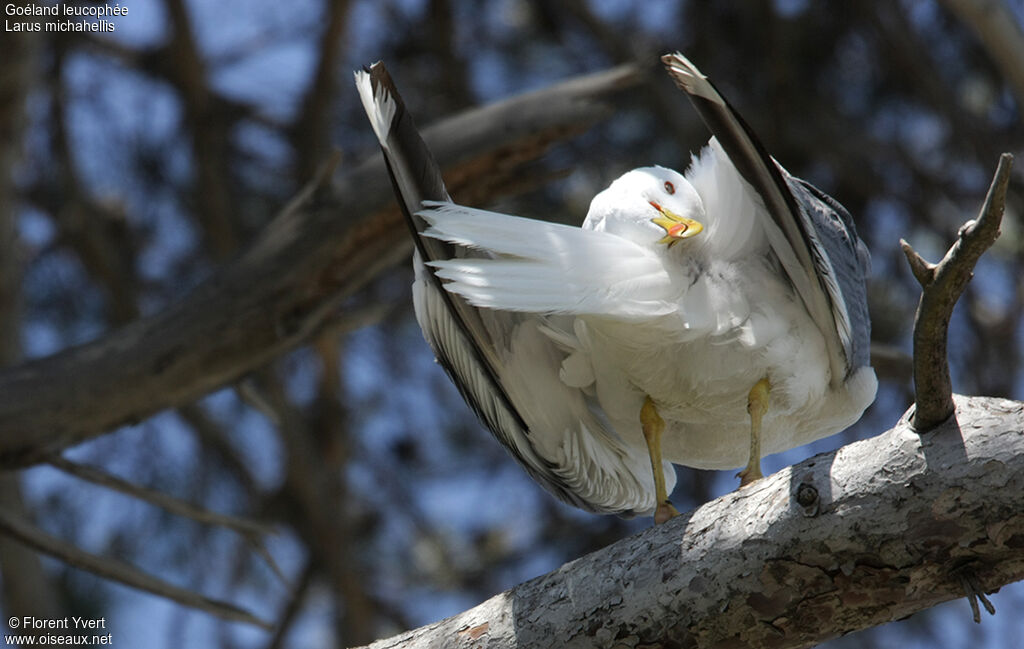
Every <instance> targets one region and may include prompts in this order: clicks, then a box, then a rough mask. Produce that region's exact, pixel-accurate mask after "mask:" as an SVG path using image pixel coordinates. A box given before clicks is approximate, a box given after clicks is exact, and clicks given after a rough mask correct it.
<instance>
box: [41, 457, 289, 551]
mask: <svg viewBox="0 0 1024 649" xmlns="http://www.w3.org/2000/svg"><path fill="white" fill-rule="evenodd" d="M48 463H49V464H51V465H52V466H54V467H56V468H58V469H60V470H61V471H63V472H64V473H67V474H69V475H73V476H75V477H76V478H78V479H80V480H85V481H87V482H91V483H93V484H97V485H99V486H101V487H106V488H107V489H112V490H114V491H119V492H121V493H123V494H126V495H128V496H131V497H132V498H137V499H139V500H141V501H144V502H147V503H149V504H151V505H154V506H156V507H159V508H161V509H163V510H165V511H167V512H170V513H172V514H174V515H176V516H183V517H185V518H191V519H192V520H194V521H196V522H198V523H202V524H204V525H216V526H218V527H224V528H227V529H229V530H232V531H233V532H237V533H238V534H241V535H242V536H245V537H256V538H259V537H260V536H264V535H269V534H273V533H274V528H273V527H271V526H270V525H266V524H264V523H260V522H257V521H253V520H249V519H246V518H241V517H238V516H231V515H229V514H220V513H217V512H212V511H210V510H208V509H203V508H202V507H197V506H196V505H193V504H192V503H188V502H185V501H184V500H179V499H177V498H174V497H173V496H168V495H167V494H165V493H163V492H162V491H157V490H156V489H149V488H147V487H142V486H140V485H137V484H133V483H131V482H129V481H127V480H124V479H122V478H119V477H117V476H115V475H111V474H109V473H107V472H106V471H103V470H102V469H97V468H96V467H91V466H88V465H85V464H79V463H77V462H72V461H71V460H68V459H66V458H63V457H52V458H50V459H49V460H48Z"/></svg>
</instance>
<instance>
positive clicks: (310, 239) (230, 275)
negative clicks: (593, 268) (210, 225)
mask: <svg viewBox="0 0 1024 649" xmlns="http://www.w3.org/2000/svg"><path fill="white" fill-rule="evenodd" d="M638 76H639V75H638V74H637V72H636V70H635V69H634V68H632V67H629V66H624V67H620V68H615V69H613V70H610V71H607V72H603V73H598V74H596V75H591V76H587V77H581V78H577V79H574V80H571V81H568V82H565V83H562V84H559V85H557V86H553V87H551V88H548V89H545V90H541V91H537V92H531V93H528V94H525V95H521V96H519V97H516V98H513V99H510V100H507V101H504V102H500V103H498V104H494V105H490V106H487V107H484V108H480V109H477V110H473V111H469V112H466V113H464V114H462V115H460V116H457V117H454V118H451V119H449V120H445V121H444V122H442V123H441V124H439V125H437V126H436V127H434V128H431V129H427V131H426V136H427V140H428V142H429V144H430V147H431V149H432V150H433V151H434V152H435V154H436V155H437V158H438V159H439V160H441V161H443V162H444V163H446V169H447V181H448V186H449V188H450V189H451V190H452V193H453V194H454V195H456V196H457V197H459V198H460V199H461V200H463V201H468V202H482V201H483V200H486V198H487V197H490V196H493V195H494V193H496V191H498V190H499V189H501V188H502V187H503V186H504V185H505V184H507V183H508V182H509V180H510V179H513V178H514V176H515V170H516V168H517V167H518V166H519V165H521V164H522V163H523V162H524V161H526V160H530V159H533V158H536V157H537V156H539V155H540V154H541V153H542V152H543V151H544V150H545V149H546V147H548V146H549V145H551V144H552V143H553V142H556V141H558V140H561V139H565V138H567V137H569V136H571V135H573V134H575V133H579V132H581V131H582V130H584V129H585V128H587V126H588V125H590V124H592V123H593V122H594V121H596V120H598V119H600V118H602V117H604V116H606V115H607V114H608V111H609V108H608V106H607V104H606V103H604V102H603V101H601V99H602V98H603V97H605V96H607V95H609V94H611V93H615V92H618V91H621V90H623V89H624V88H626V87H629V86H630V85H631V84H634V83H636V82H637V80H638ZM387 183H388V180H387V174H386V173H385V172H384V168H383V162H382V160H381V159H380V156H379V155H377V156H374V157H373V158H372V159H370V160H369V161H367V162H366V163H364V164H363V165H361V166H359V167H358V168H356V169H355V170H353V171H351V172H350V173H349V174H347V175H346V176H345V177H344V178H343V179H341V180H340V181H339V182H337V183H336V184H335V186H334V187H333V188H332V190H330V191H323V192H314V193H313V195H312V196H310V197H309V199H308V200H306V201H304V202H303V203H301V204H299V205H292V206H290V209H288V210H286V211H284V212H282V213H281V214H280V215H278V217H277V218H276V219H275V220H274V221H273V222H271V223H270V224H269V225H268V226H267V228H266V229H265V230H264V232H263V233H262V234H261V236H260V237H259V238H258V239H257V240H256V241H255V242H254V244H253V245H252V246H251V247H250V248H249V249H248V250H247V251H246V253H245V254H244V255H242V256H241V257H240V258H239V259H237V260H236V261H235V262H234V263H232V264H230V265H229V266H227V267H225V268H224V269H223V271H221V272H220V273H218V274H217V275H215V276H214V277H213V278H211V279H210V280H209V281H208V282H206V283H205V284H203V285H202V286H200V287H199V288H197V289H196V290H195V291H193V292H192V293H191V294H190V295H189V296H187V297H186V298H185V299H183V300H182V301H180V302H178V303H176V304H174V305H172V306H171V307H169V308H168V309H167V310H165V311H164V312H162V313H160V314H157V315H156V316H153V317H149V318H144V319H140V320H136V321H135V322H133V323H131V324H129V325H127V326H125V327H122V328H120V329H118V330H116V331H113V332H111V333H110V334H108V335H107V336H105V337H103V338H102V339H100V340H97V341H95V342H93V343H89V344H86V345H83V346H80V347H77V348H74V349H70V350H67V351H65V352H62V353H59V354H56V355H54V356H51V357H48V358H45V359H40V360H35V361H31V362H27V363H24V364H22V365H19V366H16V367H12V368H7V369H4V370H2V371H0V465H7V466H11V465H15V464H28V463H32V462H37V461H41V460H43V459H45V458H46V457H47V456H49V455H52V454H54V453H56V452H58V451H59V450H60V449H63V448H66V447H68V446H70V445H72V444H76V443H78V442H81V441H84V440H86V439H89V438H91V437H94V436H96V435H99V434H102V433H103V432H106V431H108V430H111V429H113V428H115V427H117V426H121V425H125V424H130V423H134V422H137V421H139V420H141V419H142V418H144V417H147V416H149V415H151V414H153V413H155V412H157V411H158V410H161V409H163V408H168V407H175V406H180V405H183V404H186V403H189V402H191V401H193V400H195V399H196V398H198V397H199V396H201V395H203V394H206V393H207V392H210V391H211V390H214V389H216V388H218V387H220V386H222V385H224V384H226V383H230V382H232V381H235V380H237V379H238V378H239V377H241V376H243V375H244V374H246V373H247V372H250V371H252V370H254V369H256V368H258V367H260V366H262V365H264V364H265V363H266V362H267V361H269V360H270V359H272V358H274V357H276V356H277V355H279V354H281V353H283V352H285V351H287V350H289V349H292V348H294V347H295V346H297V345H298V344H300V343H301V342H303V341H305V340H307V339H308V337H309V335H310V334H311V333H313V332H315V331H317V330H318V329H319V328H320V327H322V326H323V325H324V323H325V321H327V320H328V319H329V318H330V317H333V316H336V315H337V313H338V310H339V306H340V305H341V303H342V302H343V300H344V299H345V298H346V297H347V296H349V295H351V294H352V293H353V292H355V291H356V290H358V289H359V288H361V287H362V286H365V285H366V283H367V282H368V281H369V280H371V279H372V278H374V277H376V276H377V275H378V274H379V273H380V272H381V271H382V270H384V269H385V268H388V267H390V266H391V265H393V264H394V263H396V262H397V261H398V260H400V259H403V258H405V257H406V255H408V254H409V252H410V250H411V242H410V240H409V237H408V236H407V235H406V232H405V230H404V229H403V228H404V227H405V226H404V225H403V224H402V223H401V220H400V216H399V214H398V211H397V209H394V208H393V207H391V205H392V201H393V196H392V192H391V187H390V186H389V185H388V184H387ZM399 235H400V236H399Z"/></svg>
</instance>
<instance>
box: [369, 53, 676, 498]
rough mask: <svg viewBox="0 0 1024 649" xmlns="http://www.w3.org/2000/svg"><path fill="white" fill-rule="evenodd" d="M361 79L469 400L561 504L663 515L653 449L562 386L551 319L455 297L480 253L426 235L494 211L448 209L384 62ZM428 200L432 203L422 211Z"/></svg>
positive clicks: (426, 310)
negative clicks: (462, 267) (459, 277)
mask: <svg viewBox="0 0 1024 649" xmlns="http://www.w3.org/2000/svg"><path fill="white" fill-rule="evenodd" d="M355 76H356V87H357V88H358V90H359V94H360V97H361V99H362V102H363V106H364V108H365V109H366V113H367V116H368V117H369V119H370V123H371V125H372V126H373V129H374V132H375V133H376V135H377V138H378V140H379V141H380V144H381V148H382V149H383V152H384V158H385V160H386V162H387V167H388V171H389V173H390V175H391V179H392V183H393V185H394V188H395V194H396V196H397V197H398V203H399V205H400V206H401V208H402V212H403V214H404V215H405V219H406V222H407V223H408V225H409V228H410V231H411V233H412V236H413V238H414V240H415V242H416V251H415V253H414V266H415V270H416V282H415V283H414V285H413V299H414V305H415V308H416V317H417V320H418V321H419V324H420V327H421V328H422V329H423V333H424V336H425V337H426V339H427V341H428V342H429V343H430V345H431V347H432V348H433V350H434V353H435V355H436V356H437V359H438V361H439V362H440V363H441V365H442V366H443V367H444V369H445V371H446V372H447V373H448V376H449V377H450V378H451V379H452V381H453V382H454V383H455V385H456V386H457V387H458V388H459V391H460V392H461V393H462V396H463V398H464V399H465V400H466V403H468V404H469V405H470V407H472V408H473V410H474V411H475V412H476V414H477V415H478V416H479V417H480V419H481V420H482V421H483V422H484V424H485V425H486V426H487V427H488V428H489V429H490V430H491V432H492V433H494V435H495V436H496V437H497V438H498V440H499V441H500V442H501V443H502V444H504V445H505V446H506V447H507V448H508V450H509V451H510V452H511V453H512V455H513V456H514V457H515V458H516V460H518V461H519V463H520V464H521V465H522V466H523V467H524V468H525V469H526V470H527V472H529V474H530V475H531V476H532V477H533V478H534V479H535V480H536V481H537V482H539V483H540V484H541V485H542V486H544V487H545V488H546V489H547V490H548V491H550V492H551V493H553V494H554V495H555V496H557V497H558V498H560V499H561V500H563V501H565V502H568V503H570V504H572V505H575V506H577V507H580V508H582V509H586V510H589V511H597V512H615V513H643V512H646V511H649V510H651V509H653V507H654V496H653V482H652V478H651V477H650V470H649V468H648V467H649V464H647V462H648V460H647V456H646V453H642V454H637V453H636V452H635V450H633V449H630V448H628V447H626V446H625V445H624V444H623V443H622V442H621V440H620V439H619V438H618V437H617V436H616V435H615V434H614V433H613V432H611V427H610V425H609V424H608V423H607V421H606V418H605V417H604V416H603V413H602V412H601V411H600V409H599V408H596V407H595V404H594V402H593V400H592V399H591V398H589V397H588V396H587V395H586V394H585V393H584V392H583V391H582V390H580V389H579V388H574V387H570V386H568V385H566V384H565V383H564V382H562V381H561V380H560V378H559V372H560V368H561V364H562V363H563V361H564V359H565V357H566V356H567V353H566V352H565V350H564V349H563V346H564V345H563V346H560V345H559V343H558V342H556V340H555V338H556V336H552V335H551V334H550V333H549V332H550V331H551V328H550V324H551V323H550V321H549V318H547V317H544V316H539V315H534V314H525V313H516V312H513V311H498V310H493V309H479V308H477V306H475V305H474V304H472V303H470V302H467V301H466V300H465V299H463V298H462V297H461V295H460V294H459V293H460V292H459V291H458V290H454V289H455V283H453V282H451V280H450V278H449V277H447V276H446V275H448V274H449V272H456V271H453V270H452V269H453V268H454V266H453V264H457V263H458V262H460V261H466V260H467V257H468V256H470V255H472V254H474V253H473V251H472V250H471V249H469V248H468V247H467V246H466V245H464V243H465V242H459V241H458V240H456V241H455V242H454V243H453V242H451V241H447V240H444V238H443V237H440V238H439V237H438V236H436V235H437V231H436V230H435V231H434V232H433V233H431V232H430V231H428V227H429V226H430V224H429V223H428V219H430V215H431V213H432V212H438V213H439V212H443V211H445V210H447V211H449V212H453V213H455V214H459V215H461V216H465V217H473V218H486V217H487V213H482V212H481V213H479V214H478V213H477V211H474V210H468V209H467V208H461V207H458V206H455V205H454V204H452V203H450V199H449V198H448V193H447V191H446V190H445V187H444V182H443V180H442V178H441V172H440V169H439V168H438V166H437V164H436V162H435V161H434V159H433V156H432V155H431V154H430V151H429V150H428V149H427V147H426V145H425V144H424V142H423V140H422V139H421V138H420V135H419V133H418V131H417V130H416V127H415V125H414V124H413V122H412V118H411V116H410V115H409V114H408V112H406V110H405V107H404V105H403V103H402V100H401V98H400V96H399V95H398V92H397V89H396V88H395V86H394V84H393V83H392V81H391V79H390V77H389V75H388V73H387V71H386V70H385V68H384V66H383V65H382V64H380V63H376V64H374V65H373V66H371V67H370V68H368V69H367V70H365V71H360V72H356V75H355ZM423 201H434V202H432V203H429V205H430V209H429V210H427V211H422V210H421V207H422V205H423ZM424 217H426V218H424ZM506 218H515V217H506ZM434 221H435V224H434V227H435V228H436V227H437V224H436V219H434ZM494 225H495V226H496V227H497V226H499V225H500V223H495V224H494ZM490 227H491V224H490V223H488V222H486V221H484V222H481V224H480V225H479V228H480V229H482V230H483V231H485V232H486V231H488V230H489V228H490ZM536 288H537V289H538V291H539V290H540V287H539V286H538V287H536ZM538 294H540V293H538ZM566 326H568V329H570V330H571V328H572V327H571V323H569V324H568V325H566V324H565V323H562V324H561V325H560V326H555V329H557V330H563V329H565V328H566ZM645 468H646V471H645ZM673 475H674V474H672V473H669V476H668V477H670V478H671V477H672V476H673Z"/></svg>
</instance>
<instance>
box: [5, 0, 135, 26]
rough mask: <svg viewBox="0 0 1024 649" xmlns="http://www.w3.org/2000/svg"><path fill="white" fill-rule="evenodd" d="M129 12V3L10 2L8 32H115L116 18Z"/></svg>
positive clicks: (7, 6) (8, 7)
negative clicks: (21, 3) (18, 3)
mask: <svg viewBox="0 0 1024 649" xmlns="http://www.w3.org/2000/svg"><path fill="white" fill-rule="evenodd" d="M127 15H128V6H127V5H122V4H112V5H110V4H107V5H99V4H97V5H81V4H75V3H64V2H56V3H52V4H50V3H38V4H29V5H16V4H13V3H7V4H5V5H4V31H8V32H112V31H115V30H116V29H117V25H116V24H115V23H114V20H113V18H114V17H115V16H127Z"/></svg>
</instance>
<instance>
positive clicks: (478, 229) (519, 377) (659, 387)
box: [355, 53, 877, 523]
mask: <svg viewBox="0 0 1024 649" xmlns="http://www.w3.org/2000/svg"><path fill="white" fill-rule="evenodd" d="M662 61H663V62H664V63H665V65H666V68H667V70H668V73H669V75H670V76H671V77H672V79H673V80H674V81H675V83H676V84H677V85H678V86H679V87H680V88H681V89H682V90H683V91H684V92H685V93H686V94H687V95H688V97H689V98H690V100H691V103H692V104H693V106H694V107H695V109H696V110H697V112H698V114H699V115H700V117H701V118H702V119H703V121H704V122H705V124H706V125H707V126H708V129H709V130H710V131H711V133H712V136H713V137H712V138H711V139H710V141H709V142H708V144H707V145H706V146H705V147H704V148H703V149H702V150H701V151H700V152H699V154H697V155H695V156H693V158H692V161H691V164H690V166H689V168H688V169H687V170H686V172H685V174H680V173H678V172H676V171H674V170H672V169H667V168H664V167H659V166H652V167H644V168H640V169H634V170H632V171H629V172H628V173H626V174H624V175H623V176H621V177H620V178H618V179H617V180H615V181H614V182H612V183H611V185H610V186H609V187H608V188H607V189H605V190H604V191H602V192H600V193H599V194H597V195H596V196H595V197H594V199H593V201H592V202H591V205H590V209H589V211H588V213H587V215H586V218H585V219H584V221H583V224H582V226H581V227H573V226H568V225H561V224H555V223H549V222H545V221H539V220H534V219H527V218H522V217H518V216H511V215H507V214H499V213H495V212H489V211H485V210H480V209H475V208H471V207H466V206H462V205H458V204H456V203H454V202H452V200H451V198H450V197H449V196H448V193H447V190H446V189H445V186H444V181H443V180H442V178H441V172H440V169H439V168H438V166H437V164H436V162H435V161H434V158H433V156H432V155H431V153H430V151H429V150H428V149H427V147H426V145H425V144H424V142H423V140H422V139H421V138H420V135H419V133H418V132H417V130H416V127H415V125H414V124H413V121H412V118H411V116H410V114H409V113H408V112H407V111H406V109H405V106H404V103H403V102H402V99H401V97H400V96H399V94H398V91H397V89H396V88H395V85H394V83H393V82H392V80H391V78H390V76H389V74H388V72H387V70H386V69H385V68H384V66H383V64H381V63H376V64H374V65H372V66H370V67H368V68H364V70H361V71H357V72H356V73H355V80H356V86H357V89H358V91H359V95H360V98H361V100H362V103H363V107H364V108H365V110H366V113H367V116H368V117H369V120H370V123H371V125H372V127H373V130H374V132H375V134H376V136H377V138H378V140H379V142H380V145H381V148H382V150H383V153H384V159H385V161H386V164H387V168H388V172H389V173H390V175H391V179H392V181H393V185H394V189H395V192H396V196H397V197H398V203H399V205H400V206H401V209H402V211H403V213H404V215H405V220H406V222H407V224H408V226H409V228H410V232H411V235H412V238H413V240H414V241H415V251H414V253H413V266H414V269H415V280H414V283H413V303H414V307H415V312H416V318H417V320H418V322H419V325H420V327H421V328H422V330H423V333H424V337H425V338H426V340H427V342H428V343H429V344H430V346H431V347H432V348H433V351H434V353H435V355H436V357H437V359H438V361H439V362H440V364H441V365H442V366H443V367H444V369H445V370H446V372H447V373H448V375H449V377H450V378H451V379H452V381H453V382H454V383H455V385H456V386H457V387H458V389H459V391H460V392H461V393H462V396H463V397H464V398H465V400H466V403H467V404H468V405H469V406H470V407H471V408H472V409H473V410H474V411H475V412H476V414H477V415H478V416H479V417H480V419H481V420H482V422H483V423H484V424H485V425H486V426H487V427H488V428H489V429H490V430H491V432H493V433H494V435H495V436H496V437H497V439H498V440H499V441H500V442H501V443H502V444H504V445H505V446H506V447H507V448H508V450H509V451H510V452H511V454H512V455H513V456H514V457H515V459H516V460H518V462H519V463H520V464H521V465H522V466H523V467H524V468H525V469H526V471H527V472H528V473H529V474H530V475H531V476H532V477H533V478H534V479H535V480H536V481H537V482H539V483H540V484H541V485H542V486H544V487H545V488H546V489H547V490H548V491H550V492H551V493H552V494H554V495H555V496H556V497H558V498H559V499H561V500H563V501H565V502H567V503H570V504H572V505H575V506H577V507H580V508H582V509H584V510H587V511H591V512H600V513H616V514H620V515H625V516H631V515H650V514H653V516H654V520H655V522H656V523H662V522H664V521H667V520H668V519H670V518H672V517H673V516H675V515H677V513H678V512H677V511H676V510H675V508H674V507H673V506H672V504H671V502H670V501H669V498H668V495H669V494H670V493H671V491H672V488H673V487H674V485H675V471H674V468H673V467H672V464H673V463H675V464H682V465H687V466H692V467H698V468H704V469H734V468H738V467H744V468H743V470H742V471H741V472H740V473H739V474H738V476H739V477H740V478H741V483H740V487H741V488H742V487H744V486H746V485H748V484H750V483H752V482H754V481H756V480H757V479H759V478H761V477H762V473H761V468H760V467H761V457H762V456H763V455H766V454H770V453H776V452H779V451H783V450H786V449H789V448H793V447H796V446H800V445H802V444H806V443H808V442H811V441H813V440H816V439H819V438H822V437H825V436H827V435H831V434H834V433H836V432H838V431H840V430H842V429H844V428H846V427H847V426H849V425H851V424H852V423H854V422H855V421H856V420H857V419H859V418H860V416H861V414H862V413H863V411H864V410H865V409H866V408H867V407H868V406H869V405H870V404H871V402H872V401H873V400H874V396H875V391H876V389H877V380H876V378H875V374H874V371H873V370H872V368H871V367H870V364H869V340H870V322H869V319H868V312H867V302H866V291H865V277H866V276H867V275H868V273H869V272H870V256H869V254H868V251H867V248H866V246H865V245H864V243H863V242H862V241H861V240H860V239H859V238H858V237H857V233H856V230H855V228H854V224H853V220H852V218H851V217H850V215H849V213H848V212H847V211H846V210H845V209H844V208H843V207H842V206H841V205H840V204H839V203H838V202H837V201H836V200H835V199H833V198H831V197H830V196H828V195H826V194H825V193H824V192H822V191H820V190H818V189H817V188H815V187H814V186H812V185H811V184H809V183H807V182H805V181H803V180H800V179H798V178H795V177H793V176H791V175H790V174H789V173H788V172H787V171H786V170H785V169H784V168H783V167H782V166H781V165H779V164H778V163H776V162H775V160H774V159H772V158H771V157H770V156H769V155H768V154H767V153H766V152H765V149H764V148H763V146H762V145H761V144H760V142H759V141H758V140H757V138H756V137H755V135H754V133H753V131H752V130H751V129H750V128H749V127H748V126H747V125H746V123H745V122H744V121H743V120H742V118H741V117H740V116H739V114H738V113H737V112H736V111H735V110H734V109H733V108H732V106H731V105H730V104H729V103H728V102H727V101H726V100H725V99H724V98H723V97H722V95H721V94H720V93H719V92H718V91H717V90H716V89H715V87H714V86H713V85H712V83H711V82H710V81H709V80H708V79H707V77H705V76H704V75H703V74H702V73H701V72H700V71H699V70H698V69H697V68H696V66H694V65H693V64H692V63H691V62H690V61H689V60H688V59H686V58H685V57H684V56H683V55H682V54H679V53H676V54H669V55H666V56H665V57H663V59H662Z"/></svg>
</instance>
